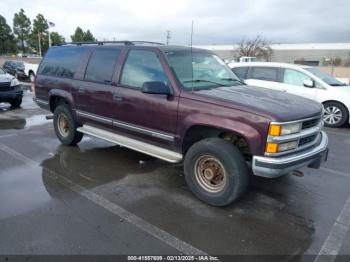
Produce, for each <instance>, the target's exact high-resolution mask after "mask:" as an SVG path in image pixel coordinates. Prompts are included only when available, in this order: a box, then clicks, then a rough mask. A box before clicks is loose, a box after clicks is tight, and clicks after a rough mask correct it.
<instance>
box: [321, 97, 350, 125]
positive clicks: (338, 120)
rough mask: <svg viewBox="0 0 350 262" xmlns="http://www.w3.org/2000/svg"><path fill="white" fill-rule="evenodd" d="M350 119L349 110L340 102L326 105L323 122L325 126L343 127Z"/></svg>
mask: <svg viewBox="0 0 350 262" xmlns="http://www.w3.org/2000/svg"><path fill="white" fill-rule="evenodd" d="M348 119H349V113H348V110H347V109H346V107H345V106H343V105H342V104H340V103H338V102H328V103H325V104H324V116H323V120H324V123H325V126H328V127H341V126H342V125H344V124H345V123H346V121H347V120H348Z"/></svg>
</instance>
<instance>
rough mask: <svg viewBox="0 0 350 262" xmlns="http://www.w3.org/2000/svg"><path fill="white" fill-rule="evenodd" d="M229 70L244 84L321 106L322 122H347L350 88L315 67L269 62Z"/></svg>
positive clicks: (332, 123)
mask: <svg viewBox="0 0 350 262" xmlns="http://www.w3.org/2000/svg"><path fill="white" fill-rule="evenodd" d="M229 66H230V68H231V69H232V71H233V72H234V73H235V74H236V75H237V76H238V77H239V78H241V79H242V80H244V82H245V83H246V84H248V85H252V86H258V87H264V88H269V89H274V90H279V91H283V92H287V93H291V94H294V95H299V96H303V97H306V98H309V99H312V100H316V101H318V102H320V103H322V104H323V105H324V109H325V112H324V123H325V125H326V126H329V127H340V126H343V125H344V124H345V123H349V109H350V86H348V85H346V84H344V83H342V82H340V81H339V80H337V79H335V78H333V77H331V76H330V75H328V74H326V73H323V72H321V71H320V70H318V69H317V68H315V67H311V66H304V65H294V64H286V63H272V62H252V63H231V64H229Z"/></svg>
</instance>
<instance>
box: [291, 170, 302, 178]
mask: <svg viewBox="0 0 350 262" xmlns="http://www.w3.org/2000/svg"><path fill="white" fill-rule="evenodd" d="M290 174H291V175H293V176H297V177H303V176H304V173H303V172H301V171H299V170H294V171H292V172H291V173H290Z"/></svg>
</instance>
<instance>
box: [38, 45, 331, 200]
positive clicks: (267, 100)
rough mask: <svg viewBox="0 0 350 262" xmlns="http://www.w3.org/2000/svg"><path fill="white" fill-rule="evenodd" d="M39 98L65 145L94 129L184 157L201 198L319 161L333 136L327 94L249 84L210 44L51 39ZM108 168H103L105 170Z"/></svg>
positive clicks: (142, 148)
mask: <svg viewBox="0 0 350 262" xmlns="http://www.w3.org/2000/svg"><path fill="white" fill-rule="evenodd" d="M34 100H35V101H36V102H37V103H38V105H40V106H41V107H42V108H45V109H48V110H50V111H51V112H52V113H53V115H52V118H53V120H54V121H53V124H54V129H55V133H56V135H57V137H58V139H59V140H60V141H61V143H62V144H64V145H75V144H77V143H79V142H80V141H81V139H82V137H83V134H88V135H92V136H95V137H98V138H101V139H104V140H107V141H110V142H113V143H116V144H119V145H122V146H124V147H127V148H131V149H134V150H136V151H139V152H142V153H145V154H149V155H151V156H154V157H157V158H160V159H163V160H165V161H168V162H173V163H178V162H181V161H183V164H184V174H185V179H186V182H187V184H188V187H189V188H190V189H191V190H192V192H193V193H194V194H195V195H196V196H197V197H198V198H200V199H201V200H203V201H205V202H207V203H209V204H211V205H215V206H224V205H228V204H230V203H231V202H233V201H234V200H236V199H237V198H238V197H239V196H240V195H242V193H243V192H244V191H245V189H246V188H247V185H248V181H249V176H250V175H251V171H252V174H254V175H257V176H262V177H269V178H274V177H279V176H281V175H286V174H289V173H291V172H293V171H294V170H298V169H299V168H301V167H306V166H307V167H311V168H319V166H320V164H321V162H322V161H324V160H325V159H326V156H327V153H328V149H327V143H328V138H327V135H326V133H325V132H323V131H321V129H322V125H323V123H322V114H323V111H322V110H323V107H322V105H321V104H320V103H317V102H314V101H311V100H309V99H305V98H302V97H299V96H294V95H290V94H286V93H283V92H278V91H267V90H266V89H262V88H259V87H252V86H247V85H244V84H243V83H242V82H241V81H240V80H239V79H238V78H237V77H236V76H235V75H234V74H233V72H232V71H231V70H230V68H229V67H228V66H227V65H226V64H225V63H224V62H223V61H222V60H221V59H220V58H219V57H217V56H216V55H215V54H214V53H212V52H211V51H207V50H202V49H197V48H193V49H191V48H189V47H176V46H165V45H160V44H152V43H147V42H145V43H144V42H141V43H140V42H129V41H126V42H116V43H114V44H111V43H108V44H104V43H103V42H99V43H95V44H82V43H80V44H67V45H63V46H59V47H52V48H50V49H49V51H48V52H47V54H46V55H45V57H44V59H43V61H42V62H41V64H40V67H39V69H38V74H37V77H36V81H35V98H34ZM101 175H103V174H101Z"/></svg>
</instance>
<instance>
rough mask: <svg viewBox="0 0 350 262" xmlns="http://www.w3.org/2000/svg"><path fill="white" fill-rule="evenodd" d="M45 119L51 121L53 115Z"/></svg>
mask: <svg viewBox="0 0 350 262" xmlns="http://www.w3.org/2000/svg"><path fill="white" fill-rule="evenodd" d="M45 118H46V120H51V119H53V115H47V116H45Z"/></svg>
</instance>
